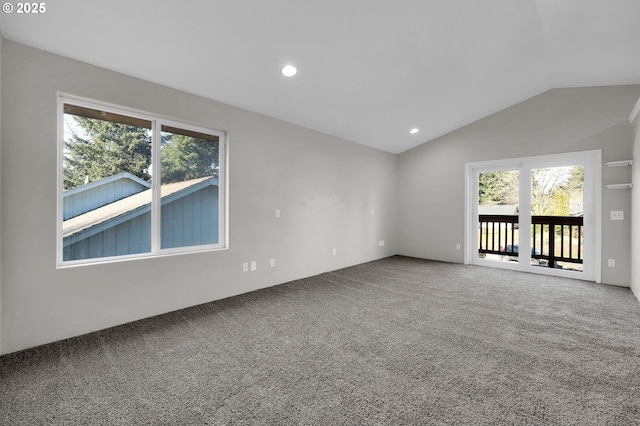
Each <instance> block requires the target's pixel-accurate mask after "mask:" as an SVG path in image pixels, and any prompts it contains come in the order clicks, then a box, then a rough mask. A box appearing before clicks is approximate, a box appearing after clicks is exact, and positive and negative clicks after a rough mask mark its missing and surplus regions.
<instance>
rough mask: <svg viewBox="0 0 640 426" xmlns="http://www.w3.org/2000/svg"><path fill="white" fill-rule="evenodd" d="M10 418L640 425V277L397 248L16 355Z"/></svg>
mask: <svg viewBox="0 0 640 426" xmlns="http://www.w3.org/2000/svg"><path fill="white" fill-rule="evenodd" d="M0 424H1V425H45V424H46V425H76V424H78V425H136V424H144V425H165V424H166V425H218V424H220V425H223V424H224V425H226V424H238V425H240V424H259V425H271V424H275V425H297V424H304V425H352V424H354V425H359V424H374V425H375V424H380V425H403V424H407V425H413V424H416V425H417V424H433V425H452V424H456V425H529V424H535V425H545V424H549V425H637V424H640V302H638V300H637V299H635V298H634V296H633V295H632V293H631V292H630V291H629V290H628V289H624V288H617V287H610V286H604V285H597V284H593V283H588V282H582V281H577V280H567V279H561V278H556V277H547V276H540V275H533V274H525V273H519V272H512V271H505V270H498V269H491V268H483V267H477V266H465V265H458V264H447V263H441V262H433V261H425V260H419V259H412V258H406V257H399V256H396V257H391V258H388V259H383V260H379V261H375V262H371V263H366V264H363V265H359V266H354V267H350V268H346V269H342V270H338V271H334V272H330V273H325V274H322V275H318V276H315V277H311V278H307V279H303V280H298V281H294V282H290V283H287V284H283V285H279V286H276V287H272V288H268V289H264V290H260V291H256V292H252V293H249V294H245V295H241V296H237V297H233V298H229V299H225V300H221V301H216V302H212V303H208V304H205V305H201V306H197V307H193V308H189V309H185V310H181V311H177V312H173V313H170V314H166V315H162V316H158V317H154V318H150V319H146V320H142V321H137V322H135V323H131V324H127V325H123V326H120V327H115V328H111V329H108V330H104V331H100V332H96V333H92V334H89V335H85V336H80V337H77V338H73V339H68V340H65V341H61V342H56V343H53V344H49V345H45V346H41V347H38V348H34V349H30V350H26V351H22V352H18V353H15V354H9V355H5V356H3V357H0Z"/></svg>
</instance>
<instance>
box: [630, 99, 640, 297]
mask: <svg viewBox="0 0 640 426" xmlns="http://www.w3.org/2000/svg"><path fill="white" fill-rule="evenodd" d="M638 103H640V99H638ZM632 124H633V126H632V127H633V159H634V163H633V168H632V170H633V189H632V192H631V197H632V202H633V205H632V206H631V258H632V259H633V262H631V290H633V293H634V294H635V295H636V297H637V298H638V299H639V300H640V114H638V115H637V116H636V118H635V119H634V120H633V123H632Z"/></svg>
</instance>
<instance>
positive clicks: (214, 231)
mask: <svg viewBox="0 0 640 426" xmlns="http://www.w3.org/2000/svg"><path fill="white" fill-rule="evenodd" d="M160 214H161V223H162V226H161V236H160V237H161V245H162V248H163V249H166V248H174V247H186V246H197V245H206V244H216V243H218V186H217V180H215V179H211V180H209V181H204V182H202V183H200V184H198V185H194V186H192V187H190V188H187V189H185V190H183V191H180V192H177V193H175V194H172V195H169V196H167V197H163V199H162V210H161V213H160ZM63 246H64V247H63V260H65V261H70V260H81V259H95V258H100V257H109V256H122V255H127V254H140V253H148V252H150V251H151V213H150V206H149V204H146V205H144V206H141V207H140V208H138V209H136V210H133V211H129V212H126V213H125V214H123V215H121V216H118V217H115V218H113V219H111V220H108V221H105V222H102V223H99V224H96V225H94V226H93V227H90V228H87V229H85V230H83V231H81V232H77V233H75V234H73V235H70V236H69V237H66V238H65V239H64V242H63Z"/></svg>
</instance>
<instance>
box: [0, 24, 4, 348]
mask: <svg viewBox="0 0 640 426" xmlns="http://www.w3.org/2000/svg"><path fill="white" fill-rule="evenodd" d="M3 44H4V38H3V37H2V33H0V354H1V353H2V303H3V302H2V158H3V157H4V155H3V153H2V128H3V127H4V126H3V121H4V116H3V115H2V104H3V101H2V99H3V97H2V82H3V79H2V62H3V61H2V45H3Z"/></svg>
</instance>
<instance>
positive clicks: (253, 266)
mask: <svg viewBox="0 0 640 426" xmlns="http://www.w3.org/2000/svg"><path fill="white" fill-rule="evenodd" d="M256 269H258V262H256V261H255V260H253V261H251V272H253V271H255V270H256Z"/></svg>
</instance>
